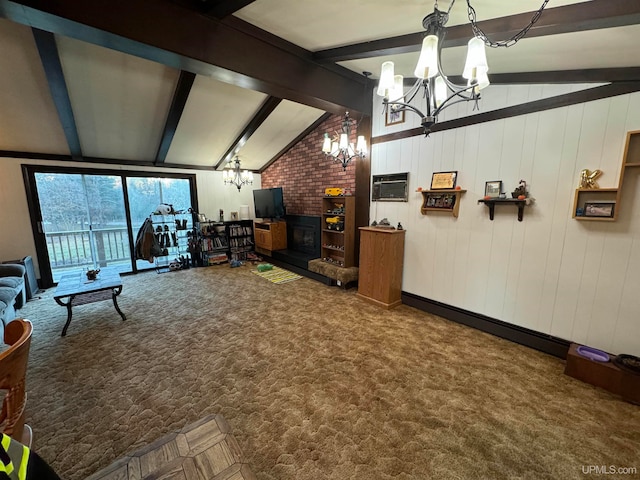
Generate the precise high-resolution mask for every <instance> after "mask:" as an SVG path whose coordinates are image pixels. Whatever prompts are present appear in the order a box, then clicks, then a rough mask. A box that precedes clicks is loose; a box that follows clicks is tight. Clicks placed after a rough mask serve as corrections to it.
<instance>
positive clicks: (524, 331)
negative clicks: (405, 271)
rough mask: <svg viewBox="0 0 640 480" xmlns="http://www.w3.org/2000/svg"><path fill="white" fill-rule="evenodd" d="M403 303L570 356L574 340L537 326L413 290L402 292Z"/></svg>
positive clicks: (488, 331)
mask: <svg viewBox="0 0 640 480" xmlns="http://www.w3.org/2000/svg"><path fill="white" fill-rule="evenodd" d="M402 303H404V304H405V305H409V306H411V307H415V308H417V309H418V310H422V311H424V312H428V313H433V314H434V315H438V316H439V317H443V318H446V319H447V320H451V321H453V322H457V323H461V324H463V325H467V326H469V327H473V328H476V329H478V330H481V331H483V332H487V333H490V334H492V335H495V336H496V337H500V338H504V339H507V340H511V341H512V342H515V343H519V344H520V345H525V346H527V347H530V348H533V349H535V350H539V351H541V352H544V353H548V354H549V355H553V356H555V357H558V358H562V359H564V358H566V357H567V352H568V351H569V347H570V345H571V342H569V341H568V340H564V339H562V338H558V337H553V336H551V335H545V334H543V333H540V332H536V331H535V330H530V329H528V328H524V327H520V326H518V325H513V324H511V323H507V322H503V321H502V320H497V319H495V318H491V317H487V316H485V315H481V314H479V313H474V312H470V311H468V310H463V309H462V308H458V307H453V306H451V305H447V304H445V303H440V302H436V301H435V300H430V299H428V298H424V297H420V296H418V295H414V294H413V293H407V292H402Z"/></svg>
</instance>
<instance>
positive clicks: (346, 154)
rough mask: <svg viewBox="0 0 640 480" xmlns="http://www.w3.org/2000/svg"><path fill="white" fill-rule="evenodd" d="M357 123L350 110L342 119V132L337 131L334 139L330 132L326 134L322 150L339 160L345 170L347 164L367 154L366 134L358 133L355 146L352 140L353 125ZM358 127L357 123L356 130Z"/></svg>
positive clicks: (328, 155)
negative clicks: (350, 114)
mask: <svg viewBox="0 0 640 480" xmlns="http://www.w3.org/2000/svg"><path fill="white" fill-rule="evenodd" d="M355 123H356V121H355V120H353V119H352V118H350V117H349V112H346V113H345V114H344V119H343V120H342V132H341V133H339V134H338V133H336V135H335V137H334V138H333V139H331V138H330V137H329V134H328V133H325V134H324V141H323V142H322V152H323V153H324V154H325V155H326V156H327V157H330V158H332V159H333V160H334V161H336V162H339V163H340V164H341V165H342V169H343V170H346V169H347V165H349V162H351V160H352V159H354V158H356V157H358V158H364V157H366V156H367V141H366V140H365V138H364V135H358V140H357V142H356V145H355V147H354V146H353V142H351V126H352V125H353V124H355ZM357 127H358V126H357V125H356V131H357Z"/></svg>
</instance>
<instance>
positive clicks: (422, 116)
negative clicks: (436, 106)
mask: <svg viewBox="0 0 640 480" xmlns="http://www.w3.org/2000/svg"><path fill="white" fill-rule="evenodd" d="M383 102H384V104H385V105H399V106H400V107H402V108H400V109H398V110H397V111H404V110H411V111H412V112H413V113H415V114H416V115H420V118H425V117H426V115H425V114H424V113H422V112H421V111H420V110H418V109H417V108H416V107H414V106H413V105H409V104H408V103H404V102H391V101H388V100H387V99H385V100H383Z"/></svg>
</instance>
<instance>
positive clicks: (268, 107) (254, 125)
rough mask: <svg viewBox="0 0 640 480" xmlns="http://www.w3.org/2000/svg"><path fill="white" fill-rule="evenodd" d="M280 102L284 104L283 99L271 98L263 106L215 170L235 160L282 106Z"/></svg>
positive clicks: (219, 161)
mask: <svg viewBox="0 0 640 480" xmlns="http://www.w3.org/2000/svg"><path fill="white" fill-rule="evenodd" d="M280 102H282V99H281V98H276V97H269V98H267V99H266V100H265V101H264V102H263V104H262V106H261V107H260V108H259V109H258V111H257V112H256V114H255V115H254V116H253V118H252V119H251V120H249V123H247V125H246V126H245V127H244V129H243V130H242V132H241V133H240V135H238V137H237V138H236V139H235V140H234V141H233V143H232V144H231V146H230V147H229V149H228V150H227V151H226V152H225V154H224V156H223V157H222V158H221V159H220V160H218V162H217V163H216V164H215V167H214V170H217V169H218V168H220V166H224V165H225V164H226V163H227V162H230V161H231V160H233V156H234V155H236V154H237V153H238V152H239V151H240V149H241V148H242V147H243V146H244V144H245V143H247V140H249V138H251V135H253V134H254V133H255V132H256V130H258V128H259V127H260V125H262V124H263V123H264V122H265V120H266V119H267V118H268V117H269V115H271V113H272V112H273V111H274V110H275V109H276V107H277V106H278V105H280Z"/></svg>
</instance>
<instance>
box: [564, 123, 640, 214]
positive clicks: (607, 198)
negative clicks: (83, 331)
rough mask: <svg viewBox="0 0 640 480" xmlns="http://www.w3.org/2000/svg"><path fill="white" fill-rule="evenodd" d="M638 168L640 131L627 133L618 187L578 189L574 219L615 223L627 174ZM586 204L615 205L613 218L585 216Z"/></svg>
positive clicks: (574, 205)
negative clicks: (630, 170)
mask: <svg viewBox="0 0 640 480" xmlns="http://www.w3.org/2000/svg"><path fill="white" fill-rule="evenodd" d="M638 167H640V130H635V131H631V132H627V140H626V142H625V146H624V154H623V156H622V166H621V168H620V177H619V179H618V186H617V187H614V188H576V192H575V195H574V197H573V212H572V217H573V218H575V219H576V220H580V221H589V222H615V221H616V220H617V219H618V214H619V213H620V199H621V197H622V185H623V183H624V177H625V174H627V173H628V169H630V168H638ZM586 202H595V203H598V202H602V203H609V204H613V216H611V217H593V216H587V215H584V211H585V203H586ZM578 209H580V210H581V211H582V212H583V214H582V215H577V213H578Z"/></svg>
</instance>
